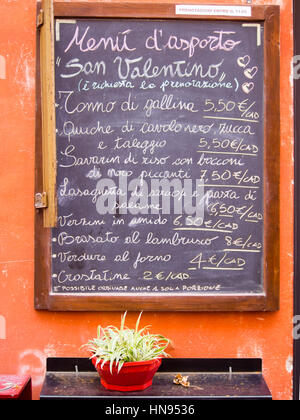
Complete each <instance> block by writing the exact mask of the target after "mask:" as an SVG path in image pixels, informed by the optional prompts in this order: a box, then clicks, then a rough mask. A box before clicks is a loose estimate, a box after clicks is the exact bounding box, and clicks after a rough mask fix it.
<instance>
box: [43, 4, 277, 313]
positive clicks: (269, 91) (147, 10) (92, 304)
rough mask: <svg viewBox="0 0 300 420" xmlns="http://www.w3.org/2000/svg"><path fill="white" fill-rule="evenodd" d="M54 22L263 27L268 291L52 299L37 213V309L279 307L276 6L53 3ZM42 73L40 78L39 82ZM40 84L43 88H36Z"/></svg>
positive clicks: (46, 238) (46, 236)
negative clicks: (202, 8) (190, 11)
mask: <svg viewBox="0 0 300 420" xmlns="http://www.w3.org/2000/svg"><path fill="white" fill-rule="evenodd" d="M54 17H55V18H56V17H57V18H65V19H66V18H80V17H81V18H149V19H154V18H162V19H184V20H188V19H190V20H238V21H250V22H251V21H254V22H257V21H260V22H264V25H265V31H264V33H265V39H264V42H265V44H264V54H265V82H264V85H265V92H264V93H265V127H264V129H265V156H264V162H265V163H264V174H265V179H264V186H265V194H266V195H265V197H266V198H265V204H264V205H265V209H264V210H265V229H264V232H265V233H264V241H265V254H264V272H265V278H264V282H265V283H264V289H265V292H264V293H263V294H261V295H252V296H251V295H215V296H213V295H200V296H199V295H195V296H193V295H184V296H183V295H179V296H178V295H171V294H170V295H158V296H153V295H150V296H147V295H130V296H129V297H128V295H126V296H124V295H123V296H122V295H121V296H118V295H116V294H110V295H98V296H91V295H53V294H51V246H50V242H51V241H50V237H51V230H50V229H45V228H44V226H43V215H42V212H41V211H37V213H36V232H35V308H36V309H44V310H52V311H124V310H129V311H137V310H146V311H153V310H155V311H170V310H171V311H275V310H278V309H279V276H280V271H279V269H280V267H279V251H280V247H279V224H280V218H279V175H280V174H279V170H280V118H279V112H280V97H279V80H280V79H279V69H280V65H279V29H280V8H279V7H278V6H253V7H252V17H251V18H249V17H245V18H240V17H239V18H238V17H230V18H229V17H217V18H216V17H208V16H205V17H199V16H178V15H176V13H175V4H136V3H60V2H58V3H55V4H54ZM39 76H40V73H39V69H38V71H37V77H38V79H39ZM37 86H39V84H37ZM41 135H42V129H41V100H40V90H39V88H37V124H36V190H37V192H39V191H40V189H41V179H40V174H41V173H42V167H41V165H42V160H41V156H42V149H41V145H42V142H41Z"/></svg>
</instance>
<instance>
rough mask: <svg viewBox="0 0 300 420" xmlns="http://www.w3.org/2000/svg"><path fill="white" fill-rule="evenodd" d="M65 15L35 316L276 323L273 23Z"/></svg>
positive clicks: (177, 10) (155, 10) (265, 18)
mask: <svg viewBox="0 0 300 420" xmlns="http://www.w3.org/2000/svg"><path fill="white" fill-rule="evenodd" d="M73 6H74V5H72V7H70V5H68V4H60V3H58V4H55V7H54V16H53V24H54V25H53V42H54V60H53V61H54V69H53V71H54V72H55V104H54V106H55V108H54V109H55V121H56V122H55V124H56V128H55V134H56V159H55V178H56V181H55V185H56V201H57V225H56V227H54V228H52V229H45V228H43V226H42V220H41V215H40V214H38V215H37V225H38V229H37V232H40V233H42V235H39V239H38V246H37V252H38V254H40V256H43V258H42V260H43V261H47V263H46V264H44V265H42V264H40V260H39V262H37V273H40V276H42V278H43V283H42V284H41V278H40V276H39V280H37V281H39V282H40V283H39V284H38V285H37V286H36V288H37V293H36V307H37V308H40V309H50V310H119V309H129V310H140V309H145V310H219V311H221V310H222V311H224V310H275V309H277V308H278V276H279V263H278V255H279V253H278V249H279V232H278V225H279V194H278V188H279V187H278V186H279V93H278V90H279V83H278V77H279V68H278V57H279V51H278V43H277V41H278V33H279V11H278V10H279V9H278V8H277V7H254V8H249V7H245V8H243V7H222V10H223V11H221V10H220V11H219V12H218V10H219V9H218V8H217V7H211V8H210V7H209V6H177V7H176V6H175V5H173V6H170V5H168V6H165V5H157V6H155V5H151V6H149V5H148V6H147V5H142V6H135V8H136V9H138V10H133V9H132V7H133V6H130V5H127V6H128V7H126V8H124V9H123V8H121V7H120V9H118V11H117V9H115V10H112V8H111V5H109V6H108V5H107V6H106V5H105V4H101V5H99V4H97V5H96V4H89V5H85V7H84V5H83V4H79V5H77V6H76V7H75V9H74V8H73ZM217 9H218V10H217ZM238 9H239V11H238ZM201 13H203V14H204V15H205V16H206V17H205V18H204V17H203V18H199V16H201ZM209 13H210V14H209ZM217 13H220V15H222V16H218V17H216V16H215V14H217ZM228 13H229V14H228ZM242 13H245V14H242ZM223 14H225V15H224V16H223ZM178 15H182V16H181V17H182V18H181V19H180V20H174V18H175V16H177V18H178ZM187 15H190V16H191V15H193V16H194V18H193V19H188V18H187ZM195 15H198V17H197V18H195ZM207 16H214V18H213V19H207ZM232 16H233V17H232ZM241 16H243V17H241ZM92 17H93V19H92ZM100 17H101V18H100ZM234 17H235V18H234ZM237 17H239V19H236V18H237ZM244 19H245V20H244ZM37 131H38V130H37ZM41 238H42V239H41Z"/></svg>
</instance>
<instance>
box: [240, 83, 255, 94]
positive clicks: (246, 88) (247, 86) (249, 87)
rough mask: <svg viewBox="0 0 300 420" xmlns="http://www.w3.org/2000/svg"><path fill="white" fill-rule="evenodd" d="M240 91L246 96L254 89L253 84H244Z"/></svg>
mask: <svg viewBox="0 0 300 420" xmlns="http://www.w3.org/2000/svg"><path fill="white" fill-rule="evenodd" d="M242 89H243V91H244V92H245V93H247V95H248V94H249V93H250V92H252V90H253V89H254V83H252V82H251V83H244V84H243V86H242Z"/></svg>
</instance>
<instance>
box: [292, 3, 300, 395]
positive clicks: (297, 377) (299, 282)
mask: <svg viewBox="0 0 300 420" xmlns="http://www.w3.org/2000/svg"><path fill="white" fill-rule="evenodd" d="M299 18H300V4H299V2H298V1H296V0H295V1H294V34H295V35H294V40H295V42H294V48H295V53H294V54H295V56H296V57H297V61H296V63H297V68H296V70H297V79H296V80H295V85H294V86H295V88H294V93H295V102H294V104H295V105H294V106H295V217H296V220H295V250H294V261H295V284H294V315H295V316H297V317H298V316H299V314H300V264H299V259H298V257H299V254H298V252H299V244H300V213H299V211H300V199H299V197H300V144H299V141H300V122H299V120H298V118H297V116H299V114H300V79H298V77H299V59H298V57H299V55H300V28H299V24H298V22H299ZM296 63H294V64H296ZM295 325H297V326H299V321H298V318H297V322H296V323H295ZM298 331H299V327H298ZM293 376H294V400H295V401H299V400H300V340H299V339H298V340H297V339H294V375H293Z"/></svg>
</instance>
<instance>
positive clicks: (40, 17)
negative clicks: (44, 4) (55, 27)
mask: <svg viewBox="0 0 300 420" xmlns="http://www.w3.org/2000/svg"><path fill="white" fill-rule="evenodd" d="M43 25H44V10H43V9H41V10H40V13H39V14H38V17H37V27H38V29H39V28H40V27H41V26H43Z"/></svg>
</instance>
